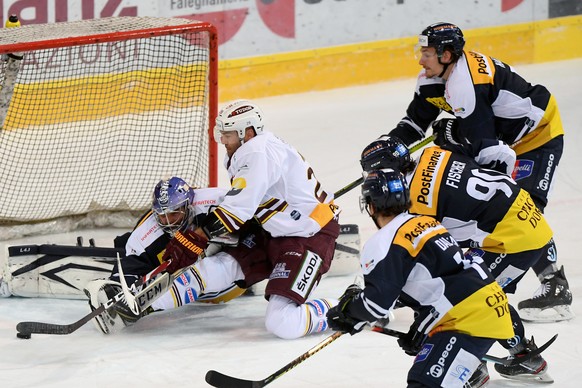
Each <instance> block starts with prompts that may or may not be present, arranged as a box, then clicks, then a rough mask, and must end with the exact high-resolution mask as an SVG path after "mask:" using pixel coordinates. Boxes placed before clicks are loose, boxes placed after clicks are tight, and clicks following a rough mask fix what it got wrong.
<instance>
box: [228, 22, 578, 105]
mask: <svg viewBox="0 0 582 388" xmlns="http://www.w3.org/2000/svg"><path fill="white" fill-rule="evenodd" d="M461 28H462V26H461ZM464 34H465V38H466V40H467V44H466V46H465V48H466V49H467V50H474V51H477V52H481V53H483V54H486V55H490V56H493V57H495V58H498V59H500V60H502V61H504V62H506V63H509V64H511V65H517V64H530V63H540V62H547V61H560V60H566V59H574V58H579V57H582V43H581V42H582V16H567V17H562V18H554V19H548V20H542V21H537V22H531V23H520V24H514V25H505V26H498V27H486V28H476V29H471V30H465V31H464ZM416 43H417V37H416V36H414V37H406V38H402V39H393V40H385V41H376V42H368V43H360V44H350V45H343V46H336V47H329V48H320V49H313V50H305V51H298V52H291V53H283V54H278V55H268V56H261V57H250V58H243V59H234V60H224V61H221V62H220V63H219V72H218V74H219V77H218V78H219V96H218V97H219V100H220V101H229V100H233V99H237V98H260V97H268V96H274V95H282V94H291V93H303V92H309V91H318V90H328V89H336V88H342V87H348V86H355V85H365V84H372V83H378V82H386V81H390V80H394V79H399V78H411V77H415V76H416V75H417V74H418V72H419V71H420V69H421V68H420V66H419V65H418V61H417V60H416V59H415V57H414V45H415V44H416ZM411 93H412V92H411Z"/></svg>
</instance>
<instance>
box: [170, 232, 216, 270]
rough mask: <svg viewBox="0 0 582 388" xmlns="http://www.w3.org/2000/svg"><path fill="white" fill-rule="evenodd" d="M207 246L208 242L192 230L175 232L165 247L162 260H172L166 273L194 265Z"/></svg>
mask: <svg viewBox="0 0 582 388" xmlns="http://www.w3.org/2000/svg"><path fill="white" fill-rule="evenodd" d="M207 246H208V240H207V239H205V238H204V237H202V236H200V235H199V234H197V233H195V232H194V231H192V230H187V231H185V232H177V233H176V234H175V235H174V238H172V239H171V240H170V242H169V243H168V245H166V252H165V253H164V256H163V257H162V260H164V261H166V260H169V259H172V262H171V263H170V265H168V268H166V271H167V272H169V273H174V272H176V271H177V270H179V269H182V268H184V267H187V266H189V265H192V264H194V263H195V262H196V261H197V260H198V258H199V257H200V256H201V255H204V250H205V249H206V247H207Z"/></svg>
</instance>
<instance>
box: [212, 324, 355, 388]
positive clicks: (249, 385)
mask: <svg viewBox="0 0 582 388" xmlns="http://www.w3.org/2000/svg"><path fill="white" fill-rule="evenodd" d="M342 334H344V333H342V332H341V331H336V332H335V333H333V334H332V335H330V336H329V337H327V338H326V339H324V340H323V341H321V342H320V343H318V344H317V345H315V346H314V347H312V348H311V349H309V350H308V351H307V352H305V353H303V354H302V355H300V356H299V357H297V358H296V359H294V360H293V361H291V362H290V363H288V364H287V365H285V366H284V367H282V368H281V369H279V370H278V371H276V372H275V373H273V374H271V375H269V376H268V377H266V378H264V379H262V380H245V379H239V378H237V377H232V376H228V375H225V374H223V373H220V372H217V371H215V370H209V371H208V372H206V377H205V380H206V382H207V383H208V384H210V385H212V386H213V387H237V388H260V387H264V386H265V385H267V384H270V383H272V382H273V381H274V380H275V379H278V378H279V377H281V376H283V375H284V374H285V373H287V372H289V371H290V370H291V369H293V368H295V367H296V366H297V365H299V364H301V363H302V362H303V361H305V360H307V359H308V358H309V357H311V356H313V355H314V354H315V353H317V352H319V351H320V350H321V349H323V348H325V347H326V346H327V345H329V344H330V343H332V342H333V341H335V340H336V339H338V338H339V337H341V336H342Z"/></svg>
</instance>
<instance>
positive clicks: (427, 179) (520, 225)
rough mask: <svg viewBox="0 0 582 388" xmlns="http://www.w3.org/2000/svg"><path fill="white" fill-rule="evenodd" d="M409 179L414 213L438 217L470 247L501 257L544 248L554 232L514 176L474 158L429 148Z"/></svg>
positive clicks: (457, 238) (453, 233) (461, 241)
mask: <svg viewBox="0 0 582 388" xmlns="http://www.w3.org/2000/svg"><path fill="white" fill-rule="evenodd" d="M417 163H418V164H417V167H416V169H415V171H414V172H413V173H412V174H411V175H409V176H408V177H407V180H408V181H409V186H410V198H411V201H412V207H411V209H410V212H411V213H413V214H423V215H428V216H432V217H435V218H436V219H437V220H439V221H440V222H442V224H443V225H444V226H445V227H446V228H447V229H448V230H449V232H450V233H451V235H452V236H453V237H454V238H455V239H456V240H457V241H458V242H459V244H460V245H461V246H462V247H464V248H483V249H485V250H488V251H491V252H497V253H517V252H523V251H528V250H532V249H539V248H541V247H543V246H544V245H546V243H547V242H548V241H549V240H550V239H551V237H552V230H551V228H550V227H549V225H548V223H547V222H546V220H545V218H544V216H543V215H542V213H541V212H540V210H539V209H538V208H537V207H536V206H535V204H534V203H533V200H532V199H531V197H530V195H529V194H528V193H527V192H526V191H525V190H523V189H520V187H519V186H518V185H517V183H515V181H514V180H513V179H511V177H509V176H508V175H505V174H502V173H500V172H497V171H494V170H488V169H484V168H481V167H480V166H479V165H478V164H477V163H476V162H475V161H474V160H473V159H472V158H469V157H466V156H463V155H460V154H457V153H453V152H450V151H447V150H444V149H442V148H440V147H436V146H435V147H428V148H425V149H424V150H423V152H422V154H421V155H420V157H419V158H418V160H417Z"/></svg>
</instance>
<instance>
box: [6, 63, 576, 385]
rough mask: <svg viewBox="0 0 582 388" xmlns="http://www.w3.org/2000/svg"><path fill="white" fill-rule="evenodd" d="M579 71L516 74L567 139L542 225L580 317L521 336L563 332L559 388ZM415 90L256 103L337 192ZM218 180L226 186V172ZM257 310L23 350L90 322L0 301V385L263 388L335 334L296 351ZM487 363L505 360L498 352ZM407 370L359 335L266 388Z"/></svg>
mask: <svg viewBox="0 0 582 388" xmlns="http://www.w3.org/2000/svg"><path fill="white" fill-rule="evenodd" d="M580 69H582V59H576V60H570V61H562V62H553V63H546V64H538V65H528V66H518V67H517V70H518V71H519V72H520V73H521V74H522V75H523V76H524V77H525V78H526V79H528V80H531V82H540V83H543V84H544V85H546V86H547V87H548V88H549V89H550V90H551V91H552V92H553V93H554V95H555V97H556V99H557V101H558V104H559V107H560V110H561V113H562V119H563V124H564V128H565V131H566V137H565V143H566V147H565V153H564V156H563V158H562V162H561V163H560V169H559V171H558V175H557V181H556V182H555V188H554V192H553V196H552V198H551V201H550V205H549V206H548V208H547V210H546V215H547V217H548V219H549V221H550V222H551V225H552V226H553V228H554V231H555V238H556V241H557V244H558V250H559V264H563V265H564V267H565V271H566V275H567V278H568V280H569V283H570V288H571V290H572V292H573V295H574V304H573V309H574V311H575V312H577V313H578V314H580V315H581V316H579V317H577V318H575V319H574V320H572V321H569V322H561V323H550V324H526V330H527V333H528V334H529V335H533V336H534V337H535V338H536V341H537V342H538V343H541V342H544V341H546V340H547V339H549V338H550V337H551V336H552V335H553V334H554V333H559V337H558V339H557V341H556V342H555V343H554V345H552V346H551V347H550V348H549V349H548V350H547V351H546V352H545V353H544V357H545V358H546V359H547V361H548V363H549V373H550V374H551V375H552V376H553V377H554V379H555V383H554V386H555V387H579V386H580V381H582V368H581V366H582V362H581V360H582V341H580V333H581V332H582V264H581V263H578V262H577V261H576V260H578V258H577V256H578V254H577V253H576V252H577V251H576V250H577V249H578V248H577V245H576V244H578V243H579V241H578V242H577V240H578V238H579V237H580V236H579V233H580V226H579V224H578V221H579V220H578V217H580V216H581V215H582V213H581V210H580V209H581V208H582V178H581V174H580V166H582V152H581V151H580V150H581V149H579V148H578V146H580V147H582V124H581V121H582V115H581V114H580V101H581V94H580V91H581V90H582V77H581V76H580ZM414 84H415V80H414V79H405V80H401V81H396V82H389V83H380V84H375V85H369V86H362V87H352V88H345V89H339V90H332V91H323V92H312V93H305V94H298V95H289V96H282V97H272V98H264V99H260V100H257V102H258V103H259V104H260V105H261V106H262V108H263V110H264V112H265V115H266V117H267V120H268V126H269V128H270V129H271V130H272V131H274V132H276V133H277V134H279V135H280V136H281V137H283V138H284V139H286V140H288V141H289V142H290V143H291V144H293V145H295V146H296V147H297V148H298V150H299V151H300V152H301V153H302V154H303V155H304V156H305V157H306V158H307V160H309V161H310V163H311V165H312V166H313V168H314V170H315V171H316V174H317V177H318V179H319V180H320V181H321V182H322V183H323V185H324V186H325V187H326V188H327V189H328V190H329V191H334V190H338V189H340V188H342V187H344V186H345V185H347V184H348V183H350V182H351V181H353V180H355V179H356V178H358V176H359V174H360V167H359V164H358V159H359V154H360V151H361V149H362V148H363V147H364V146H365V145H366V144H367V143H368V142H370V141H371V140H373V139H374V138H376V137H377V136H378V135H380V134H382V133H385V132H387V131H388V130H389V129H391V128H392V127H393V126H394V125H395V124H396V122H397V121H398V120H399V119H400V118H401V117H403V116H404V112H405V109H406V106H407V104H408V102H409V100H410V98H411V97H412V94H413V89H414ZM240 97H244V96H240ZM221 171H222V170H221ZM221 174H222V173H221ZM220 181H221V183H222V184H223V185H224V184H226V183H227V182H226V179H225V176H224V174H222V175H221V178H220ZM358 195H359V190H358V189H356V190H353V191H352V192H350V193H348V194H346V195H345V196H343V197H341V198H339V199H338V200H337V202H338V204H339V205H340V206H341V207H342V208H343V212H342V218H341V222H342V223H357V224H359V225H360V232H361V234H362V237H363V240H364V241H365V239H366V238H367V237H369V236H370V235H371V234H372V233H373V232H374V226H373V224H372V222H371V220H369V219H368V218H367V216H364V215H362V214H360V212H359V208H358V202H357V199H358ZM41 200H42V199H41ZM581 219H582V218H581ZM119 232H121V231H113V230H100V231H96V230H92V231H84V232H75V233H71V234H68V235H65V236H64V240H66V241H65V242H68V243H69V244H74V242H75V237H76V236H77V235H84V236H86V238H89V237H94V238H95V240H96V242H97V245H98V246H111V245H112V240H111V239H112V237H113V235H115V234H116V233H119ZM61 237H62V236H61ZM47 238H48V237H47ZM61 241H62V240H61ZM47 242H53V243H54V242H56V241H54V240H48V241H47ZM59 242H60V241H59ZM352 280H353V276H344V277H333V278H332V277H328V278H325V279H324V280H323V281H322V283H321V284H320V286H319V288H318V289H317V290H316V292H315V295H316V296H335V297H337V296H339V295H340V294H341V293H342V292H343V290H344V289H345V287H346V286H347V285H349V284H350V283H351V282H352ZM538 284H539V283H538V281H537V279H536V278H535V277H534V275H533V274H532V273H531V272H529V273H528V275H527V276H526V278H525V279H524V280H523V281H522V282H521V283H520V285H519V287H518V292H517V293H516V295H512V296H510V300H511V301H513V302H514V303H517V301H519V300H522V299H525V298H529V297H530V296H531V295H532V294H533V292H534V291H535V290H536V288H537V286H538ZM265 308H266V302H265V300H264V299H263V298H262V297H260V296H254V297H241V298H238V299H237V300H234V301H232V302H230V303H228V304H226V305H218V306H206V305H202V306H199V305H190V306H186V307H184V308H182V309H179V310H175V311H171V312H165V313H160V314H155V315H152V316H149V317H146V318H144V319H142V320H141V321H139V322H138V323H137V324H136V325H135V326H133V327H131V328H127V329H125V330H123V331H122V332H120V333H117V334H116V335H111V336H104V335H102V334H101V333H99V332H97V331H96V329H95V328H94V327H93V325H92V324H87V325H85V326H84V327H82V328H81V329H79V330H78V331H77V332H75V333H73V334H71V335H67V336H48V335H33V337H32V339H30V340H21V339H18V338H16V336H15V334H16V330H15V326H16V324H17V323H18V322H20V321H27V320H34V321H43V322H51V323H70V322H73V321H76V320H77V319H79V318H81V317H82V316H83V315H85V314H86V313H88V306H87V303H86V302H85V301H80V300H76V301H75V300H56V299H25V298H14V297H13V298H9V299H0V386H1V387H6V388H8V387H10V388H12V387H59V388H62V387H81V386H82V387H86V388H89V387H128V386H137V387H154V386H163V387H169V386H190V387H204V386H207V385H206V383H205V381H204V376H205V374H206V372H207V371H208V370H210V369H215V370H218V371H221V372H223V373H226V374H231V375H234V376H237V377H241V378H246V379H253V380H255V379H256V380H260V379H263V378H265V377H267V376H269V375H270V374H272V373H274V372H275V371H277V370H278V369H279V368H281V367H283V366H284V365H286V364H287V363H289V362H290V361H292V360H293V359H295V358H296V357H298V356H300V355H301V354H303V353H304V352H306V351H307V350H309V349H310V348H311V347H313V346H315V345H316V344H317V343H318V342H320V341H322V340H323V339H325V338H326V337H327V336H328V335H330V334H331V333H325V334H320V335H315V336H310V337H306V338H302V339H299V340H292V341H289V340H281V339H277V338H274V337H273V336H272V335H270V334H268V333H267V332H266V330H265V328H264V325H263V315H264V312H265ZM409 319H410V317H409V316H408V314H407V313H406V312H405V311H402V310H398V311H397V314H396V320H395V322H394V327H395V328H396V329H399V330H406V328H407V325H408V322H409ZM490 353H491V354H494V355H498V356H504V355H505V352H504V350H503V349H502V348H501V347H500V346H498V345H495V346H494V347H493V348H492V349H491V351H490ZM411 362H412V358H411V357H409V356H407V355H405V354H404V353H403V352H402V351H401V350H400V348H399V347H398V345H397V344H396V341H395V340H394V338H392V337H388V336H383V335H380V334H376V333H372V332H362V333H360V334H358V335H356V336H353V337H351V336H349V335H345V336H343V337H340V338H339V339H338V340H337V341H335V342H334V343H332V344H330V345H329V346H328V347H326V348H324V349H323V350H321V351H320V352H319V353H317V354H315V355H313V356H312V357H311V358H309V359H307V360H306V361H304V362H303V363H301V364H300V365H298V366H297V367H296V368H294V369H293V370H291V371H289V372H288V373H286V374H284V375H282V376H281V377H279V378H278V379H277V380H275V381H274V382H273V383H272V384H271V385H272V386H273V387H298V386H302V387H403V386H405V385H406V383H405V381H406V373H407V370H408V368H409V367H410V365H411ZM489 370H490V373H491V383H490V385H489V386H490V387H517V386H526V385H527V384H521V383H514V382H510V381H508V380H506V379H504V378H502V377H500V376H499V375H498V374H497V373H496V372H495V371H494V369H493V367H492V366H491V365H490V366H489ZM530 385H531V384H530Z"/></svg>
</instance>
